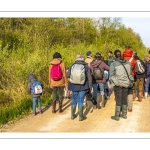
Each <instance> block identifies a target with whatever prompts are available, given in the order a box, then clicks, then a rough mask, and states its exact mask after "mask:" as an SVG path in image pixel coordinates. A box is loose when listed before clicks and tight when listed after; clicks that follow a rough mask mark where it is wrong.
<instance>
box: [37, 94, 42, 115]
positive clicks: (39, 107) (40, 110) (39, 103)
mask: <svg viewBox="0 0 150 150" xmlns="http://www.w3.org/2000/svg"><path fill="white" fill-rule="evenodd" d="M37 101H38V109H39V112H40V113H42V108H41V101H40V96H39V97H37Z"/></svg>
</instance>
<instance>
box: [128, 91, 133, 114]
mask: <svg viewBox="0 0 150 150" xmlns="http://www.w3.org/2000/svg"><path fill="white" fill-rule="evenodd" d="M127 103H128V111H129V112H131V111H132V105H133V90H132V89H129V90H128V97H127Z"/></svg>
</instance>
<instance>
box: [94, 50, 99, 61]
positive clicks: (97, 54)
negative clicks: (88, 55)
mask: <svg viewBox="0 0 150 150" xmlns="http://www.w3.org/2000/svg"><path fill="white" fill-rule="evenodd" d="M94 58H95V59H97V60H100V59H101V54H100V53H99V52H97V53H96V54H95V55H94Z"/></svg>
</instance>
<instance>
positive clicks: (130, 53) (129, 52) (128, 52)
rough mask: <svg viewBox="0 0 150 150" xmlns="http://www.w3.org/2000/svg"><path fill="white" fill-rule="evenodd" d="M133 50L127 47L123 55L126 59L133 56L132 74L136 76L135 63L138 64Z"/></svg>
mask: <svg viewBox="0 0 150 150" xmlns="http://www.w3.org/2000/svg"><path fill="white" fill-rule="evenodd" d="M132 54H133V51H132V50H131V49H125V51H124V52H123V57H124V58H125V59H126V60H128V61H129V60H130V59H131V58H132V61H131V62H130V63H131V68H132V76H135V70H134V69H135V64H136V59H135V58H134V57H133V55H132Z"/></svg>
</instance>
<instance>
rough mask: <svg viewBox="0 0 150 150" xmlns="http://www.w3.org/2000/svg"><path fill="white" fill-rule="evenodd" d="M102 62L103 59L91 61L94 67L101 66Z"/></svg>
mask: <svg viewBox="0 0 150 150" xmlns="http://www.w3.org/2000/svg"><path fill="white" fill-rule="evenodd" d="M101 63H102V61H101V60H94V61H92V62H91V65H92V66H93V67H97V66H99V65H100V64H101Z"/></svg>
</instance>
